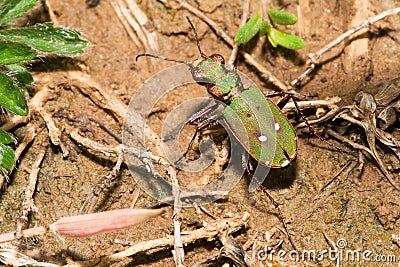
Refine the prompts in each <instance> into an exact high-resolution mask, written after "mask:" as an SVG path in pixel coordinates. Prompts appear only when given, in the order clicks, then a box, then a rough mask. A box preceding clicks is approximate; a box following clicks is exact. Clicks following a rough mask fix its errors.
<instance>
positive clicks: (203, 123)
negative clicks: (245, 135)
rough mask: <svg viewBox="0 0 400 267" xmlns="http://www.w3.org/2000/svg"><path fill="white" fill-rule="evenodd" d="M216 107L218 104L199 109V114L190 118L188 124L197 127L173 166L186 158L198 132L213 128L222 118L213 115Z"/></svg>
mask: <svg viewBox="0 0 400 267" xmlns="http://www.w3.org/2000/svg"><path fill="white" fill-rule="evenodd" d="M218 107H219V104H218V103H216V104H214V105H212V106H210V107H205V108H203V109H201V110H200V111H199V112H197V113H196V114H194V115H193V116H192V118H191V119H190V120H189V122H188V123H189V124H191V125H197V127H196V131H195V133H194V134H193V137H192V139H191V140H190V143H189V145H188V147H187V149H186V151H185V153H183V155H182V156H181V157H180V158H178V159H177V160H176V161H175V164H176V163H178V162H179V161H180V160H182V159H183V158H184V157H186V155H187V154H188V153H189V151H190V150H192V147H193V144H194V141H195V140H196V137H197V135H198V134H199V132H201V131H202V130H204V129H206V128H208V127H211V126H213V125H214V124H215V123H217V121H218V120H219V119H220V118H221V117H222V115H219V114H215V113H213V112H215V111H216V110H217V109H218Z"/></svg>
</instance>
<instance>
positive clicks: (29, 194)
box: [16, 140, 48, 236]
mask: <svg viewBox="0 0 400 267" xmlns="http://www.w3.org/2000/svg"><path fill="white" fill-rule="evenodd" d="M40 143H42V140H40ZM47 145H48V142H46V141H44V142H43V144H42V145H41V151H40V153H39V154H38V155H37V158H36V161H35V163H34V165H33V166H32V169H31V172H30V174H29V183H28V186H27V187H26V189H25V197H24V201H23V202H22V215H21V216H20V217H19V218H18V220H17V227H16V229H17V230H16V235H17V236H19V235H20V234H21V231H22V229H24V228H25V227H26V223H27V222H28V215H29V212H31V211H37V208H36V206H35V204H34V202H33V194H34V193H35V189H36V183H37V180H38V175H39V171H40V165H41V164H42V161H43V159H44V156H45V155H46V148H47Z"/></svg>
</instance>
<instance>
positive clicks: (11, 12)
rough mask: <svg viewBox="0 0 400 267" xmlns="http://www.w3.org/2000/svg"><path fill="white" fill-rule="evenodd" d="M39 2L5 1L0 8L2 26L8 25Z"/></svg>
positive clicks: (28, 0)
mask: <svg viewBox="0 0 400 267" xmlns="http://www.w3.org/2000/svg"><path fill="white" fill-rule="evenodd" d="M36 2H37V0H5V1H2V3H1V6H0V25H2V26H3V25H6V24H7V23H8V22H10V20H12V19H13V18H15V17H16V16H19V15H21V14H22V13H24V12H26V11H28V10H29V9H31V8H32V7H33V6H34V5H35V3H36Z"/></svg>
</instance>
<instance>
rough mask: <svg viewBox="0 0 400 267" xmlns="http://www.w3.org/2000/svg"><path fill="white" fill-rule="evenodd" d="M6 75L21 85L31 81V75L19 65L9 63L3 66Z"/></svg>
mask: <svg viewBox="0 0 400 267" xmlns="http://www.w3.org/2000/svg"><path fill="white" fill-rule="evenodd" d="M4 69H5V70H6V71H7V75H8V76H11V77H13V78H14V79H15V80H16V81H17V83H19V84H21V85H25V84H31V83H33V77H32V75H31V74H30V73H29V72H28V71H27V70H26V69H25V68H24V67H23V66H21V65H17V64H11V65H7V66H4Z"/></svg>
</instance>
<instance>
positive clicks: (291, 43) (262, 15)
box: [235, 1, 305, 50]
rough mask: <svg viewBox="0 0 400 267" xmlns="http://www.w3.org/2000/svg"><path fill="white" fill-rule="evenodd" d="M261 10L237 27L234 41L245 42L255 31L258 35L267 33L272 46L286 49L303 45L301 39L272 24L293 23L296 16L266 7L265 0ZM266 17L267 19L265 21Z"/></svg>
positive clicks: (298, 47)
mask: <svg viewBox="0 0 400 267" xmlns="http://www.w3.org/2000/svg"><path fill="white" fill-rule="evenodd" d="M262 4H263V10H261V11H260V12H259V13H257V14H256V15H255V16H253V17H251V18H250V19H249V21H247V23H246V24H245V25H244V26H243V27H242V28H240V29H239V31H238V33H237V34H236V36H235V42H237V43H240V44H242V43H247V42H248V41H250V40H251V39H252V38H253V37H254V36H255V35H256V34H257V33H259V34H260V36H263V35H267V37H268V40H269V42H270V43H271V45H272V46H273V47H277V46H278V45H280V46H282V47H285V48H287V49H292V50H297V49H300V48H303V47H304V46H305V42H304V40H303V39H301V38H300V37H298V36H296V35H292V34H290V33H286V32H282V31H280V30H278V29H276V28H275V27H274V25H293V24H295V23H296V22H297V17H296V16H294V15H292V14H290V13H288V12H285V11H280V10H274V9H268V11H266V10H267V8H266V3H265V1H262ZM266 19H268V21H266Z"/></svg>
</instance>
